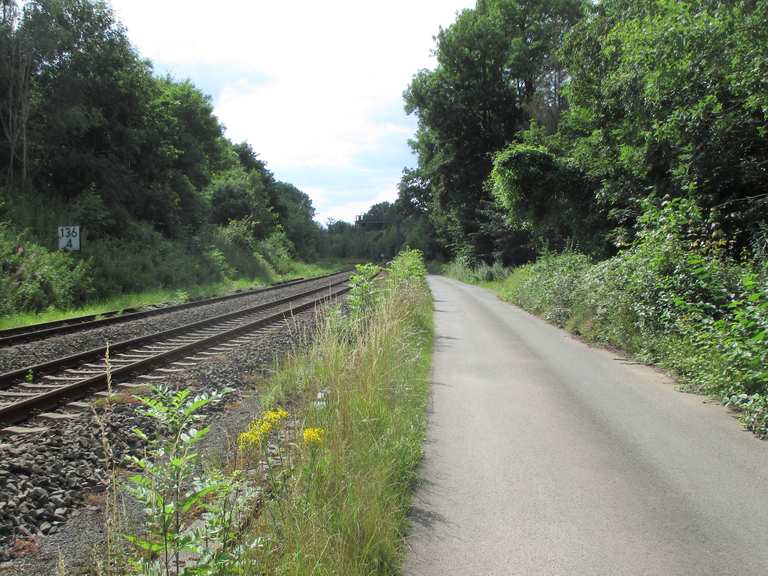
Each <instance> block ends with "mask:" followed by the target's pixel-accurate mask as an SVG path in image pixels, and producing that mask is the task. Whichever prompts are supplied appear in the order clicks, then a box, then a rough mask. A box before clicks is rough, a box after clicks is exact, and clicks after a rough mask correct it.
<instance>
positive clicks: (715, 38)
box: [395, 0, 768, 435]
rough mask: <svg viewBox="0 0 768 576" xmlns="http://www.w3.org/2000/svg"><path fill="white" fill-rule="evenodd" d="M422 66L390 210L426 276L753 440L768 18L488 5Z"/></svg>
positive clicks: (764, 330) (635, 7)
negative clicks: (473, 286)
mask: <svg viewBox="0 0 768 576" xmlns="http://www.w3.org/2000/svg"><path fill="white" fill-rule="evenodd" d="M435 55H436V60H437V64H436V66H435V67H434V68H433V69H430V70H422V71H419V72H418V73H417V74H415V76H414V77H413V79H412V81H411V83H410V85H409V87H408V89H407V90H406V91H405V94H404V99H405V105H406V110H407V111H408V112H410V113H412V114H413V115H414V116H415V117H416V119H417V120H418V128H417V130H416V134H415V136H414V138H413V139H412V140H411V147H412V148H413V151H414V152H415V154H416V155H417V157H418V165H417V166H416V167H415V168H409V169H407V170H405V172H404V174H403V178H402V180H401V183H400V194H399V197H398V200H397V202H396V203H395V208H396V209H397V210H398V211H399V213H400V214H401V217H402V218H403V219H405V220H406V221H408V222H410V223H411V225H412V226H415V224H416V223H418V224H419V226H420V227H421V228H420V229H423V230H426V232H427V234H426V238H429V241H428V242H427V241H424V240H422V244H421V245H422V246H424V249H425V251H426V253H427V257H428V259H429V260H432V261H435V262H438V263H439V262H442V263H444V266H443V271H444V273H445V274H448V275H451V276H453V277H456V278H459V279H461V280H464V281H467V282H473V283H488V285H490V286H491V287H493V288H495V289H496V290H498V291H499V292H500V293H501V294H502V296H503V297H505V298H507V299H509V300H511V301H513V302H515V303H517V304H519V305H521V306H523V307H524V308H526V309H527V310H530V311H532V312H534V313H536V314H540V315H542V316H543V317H545V318H547V319H548V320H549V321H551V322H553V323H555V324H557V325H559V326H563V327H566V328H568V329H570V330H573V331H575V332H577V333H579V334H581V335H583V336H584V337H586V338H588V339H590V340H592V341H595V342H602V343H606V344H610V345H612V346H616V347H619V348H622V349H624V350H626V351H628V352H630V353H632V354H634V355H635V356H637V357H638V358H640V359H642V360H644V361H647V362H654V363H657V364H659V365H661V366H664V367H666V368H668V369H670V370H672V371H674V372H675V373H676V374H678V375H679V376H680V379H681V382H682V384H683V386H684V387H685V388H686V389H689V390H695V391H698V392H701V393H703V394H709V395H713V396H716V397H718V398H721V399H722V400H723V401H724V402H726V403H728V404H731V405H734V406H738V407H739V408H741V409H742V410H743V412H742V414H743V419H744V422H745V424H746V425H747V426H748V427H749V428H750V429H752V430H754V431H755V433H757V434H759V435H766V433H767V432H768V431H767V430H766V425H767V423H768V409H767V408H766V406H767V403H766V394H768V372H767V371H766V366H768V279H767V277H768V271H767V268H766V267H767V266H768V264H767V262H768V220H767V219H766V215H767V214H768V172H767V171H766V166H768V148H767V147H766V146H765V142H766V136H768V132H766V126H768V100H767V99H766V95H767V94H768V84H767V83H766V82H768V81H767V80H766V79H768V69H767V68H766V63H768V3H767V2H766V1H765V0H756V1H754V0H737V1H733V2H730V1H728V2H726V1H720V0H714V1H709V0H707V1H704V0H686V1H680V2H671V1H667V0H641V1H637V0H602V1H600V2H582V1H580V0H565V1H561V2H550V1H544V0H488V1H483V2H477V3H476V6H475V7H473V8H469V9H466V10H462V11H461V12H459V13H458V14H457V16H456V19H455V21H454V22H453V23H452V24H451V25H450V26H448V27H446V28H444V29H442V30H441V31H440V32H439V33H438V34H437V36H436V37H435ZM399 225H400V228H401V229H402V228H403V225H402V223H400V224H399ZM445 263H447V264H445Z"/></svg>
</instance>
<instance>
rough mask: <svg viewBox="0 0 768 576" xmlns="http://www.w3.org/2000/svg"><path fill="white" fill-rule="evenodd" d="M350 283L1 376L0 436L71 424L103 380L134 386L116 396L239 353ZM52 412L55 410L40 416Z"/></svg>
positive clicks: (342, 278) (340, 281) (338, 281)
mask: <svg viewBox="0 0 768 576" xmlns="http://www.w3.org/2000/svg"><path fill="white" fill-rule="evenodd" d="M349 275H350V274H349V273H345V274H335V275H331V276H337V278H333V279H332V280H331V281H330V282H329V283H328V284H326V285H324V286H322V287H319V288H317V287H316V288H312V289H309V290H305V291H302V292H300V293H298V294H293V295H291V296H287V297H284V298H281V299H278V300H275V301H272V302H269V303H266V304H259V305H256V306H250V307H246V308H243V309H241V310H237V311H234V312H228V313H226V314H222V315H219V316H214V317H211V318H207V319H204V320H199V321H196V322H192V323H190V324H186V325H183V326H179V327H176V328H172V329H169V330H164V331H161V332H157V333H154V334H149V335H146V336H141V337H138V338H132V339H129V340H124V341H121V342H116V343H113V344H110V345H109V346H108V347H107V346H103V347H98V348H93V349H90V350H87V351H85V352H80V353H77V354H72V355H70V356H66V357H63V358H58V359H55V360H52V361H48V362H43V363H40V364H35V365H30V366H25V367H23V368H20V369H16V370H12V371H10V372H6V373H3V374H0V427H4V428H3V430H2V431H3V432H5V433H14V432H23V431H24V430H23V429H19V428H18V427H14V426H12V425H14V424H18V423H19V422H22V421H24V420H27V419H29V418H30V417H32V416H40V417H42V418H47V419H49V420H61V419H67V418H76V417H77V411H79V410H82V409H83V408H87V407H88V406H89V405H88V404H85V403H82V402H78V400H79V399H81V398H83V397H84V396H87V395H89V394H92V393H93V392H96V391H98V390H99V389H104V388H106V387H107V381H108V378H109V379H114V380H118V379H119V380H124V379H125V378H127V377H130V379H131V380H133V381H131V382H127V381H122V382H121V383H120V384H117V389H118V390H119V391H121V392H130V391H131V390H134V389H136V388H146V387H147V386H150V385H151V384H152V382H153V381H154V380H162V379H164V378H166V377H167V376H168V375H169V374H170V373H173V372H181V371H183V370H185V369H186V368H187V367H189V366H192V365H194V363H196V362H199V361H203V360H206V359H207V357H209V356H212V355H216V354H219V353H222V352H225V351H227V350H230V349H232V348H234V347H237V346H240V345H243V344H244V343H246V342H247V340H248V335H249V334H251V335H252V334H253V333H256V332H258V331H259V330H260V329H264V328H266V327H269V326H273V325H275V324H277V323H279V322H282V321H285V320H286V319H289V318H290V317H291V316H293V315H294V314H298V313H300V312H303V311H305V310H309V309H312V308H314V307H316V306H318V305H319V304H322V303H324V302H327V301H328V300H330V299H334V298H337V297H338V296H340V295H342V294H344V293H345V292H346V291H347V290H348V289H349V288H348V287H347V281H348V279H349ZM284 286H285V285H283V287H284ZM54 408H60V409H59V410H58V411H54V412H45V411H46V410H51V409H54Z"/></svg>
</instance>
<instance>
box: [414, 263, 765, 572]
mask: <svg viewBox="0 0 768 576" xmlns="http://www.w3.org/2000/svg"><path fill="white" fill-rule="evenodd" d="M429 282H430V286H431V288H432V291H433V294H434V298H435V310H436V311H435V323H436V324H435V328H436V339H435V357H434V374H433V378H434V384H433V399H432V402H431V406H430V421H429V429H428V436H427V444H426V447H425V450H426V455H425V460H424V465H423V468H422V471H421V474H422V483H421V485H420V488H419V490H418V492H417V495H416V498H415V500H414V507H413V510H412V522H413V530H412V533H411V535H410V538H409V547H410V550H409V553H408V557H407V559H406V565H405V574H407V575H408V576H452V575H461V576H476V575H477V576H487V575H488V576H489V575H504V576H507V575H524V576H536V575H562V576H580V575H589V576H598V575H609V576H620V575H632V576H636V575H648V576H677V575H680V576H682V575H685V576H709V575H713V576H714V575H718V576H720V575H734V576H750V575H760V576H766V574H768V442H763V441H759V440H757V439H755V438H754V437H753V436H752V435H751V434H750V433H748V432H745V431H743V430H742V429H741V428H740V426H739V424H738V422H736V421H735V420H734V418H733V416H732V415H731V414H729V412H728V411H727V410H726V409H724V408H722V407H720V406H718V405H716V404H712V403H705V402H704V398H702V397H700V396H695V395H690V394H681V393H680V392H677V391H675V388H674V385H673V383H672V382H671V381H670V380H669V379H668V378H667V377H665V376H663V375H662V374H661V373H660V372H658V371H656V370H654V369H652V368H649V367H646V366H641V365H638V364H635V363H633V362H631V361H628V360H626V359H624V358H621V357H619V356H618V355H617V354H616V353H613V352H610V351H607V350H603V349H599V348H592V347H589V346H587V345H585V344H583V343H581V342H579V341H578V340H576V339H574V338H573V337H571V336H569V335H568V334H567V333H565V332H564V331H562V330H558V329H557V328H554V327H552V326H550V325H549V324H547V323H545V322H543V321H541V320H539V319H537V318H535V317H533V316H531V315H529V314H527V313H525V312H523V311H521V310H520V309H518V308H516V307H514V306H511V305H509V304H505V303H503V302H501V301H499V300H497V298H496V297H495V295H493V294H492V293H491V292H489V291H487V290H483V289H480V288H476V287H472V286H468V285H465V284H462V283H459V282H456V281H454V280H450V279H446V278H442V277H430V280H429Z"/></svg>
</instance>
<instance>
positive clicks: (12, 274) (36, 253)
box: [0, 225, 93, 315]
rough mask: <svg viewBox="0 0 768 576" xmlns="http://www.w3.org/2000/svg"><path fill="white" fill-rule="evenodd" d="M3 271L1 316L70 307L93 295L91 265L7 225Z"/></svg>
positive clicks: (0, 258) (0, 244)
mask: <svg viewBox="0 0 768 576" xmlns="http://www.w3.org/2000/svg"><path fill="white" fill-rule="evenodd" d="M0 269H1V270H2V277H0V315H5V314H10V313H12V312H14V311H40V310H44V309H46V308H48V307H51V306H55V307H59V308H68V307H72V306H75V305H77V304H80V303H82V302H84V301H85V300H86V299H87V298H88V297H89V296H90V295H91V294H92V293H93V284H92V283H91V279H90V278H91V266H90V264H89V262H87V261H84V260H82V259H79V258H78V257H77V256H76V255H73V254H69V253H65V252H51V251H49V250H47V249H46V248H44V247H42V246H40V245H39V244H35V243H33V242H29V241H28V240H27V239H26V238H25V237H24V236H23V235H15V234H13V233H12V232H11V231H10V230H9V229H8V228H7V227H6V226H4V225H0Z"/></svg>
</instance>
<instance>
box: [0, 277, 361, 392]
mask: <svg viewBox="0 0 768 576" xmlns="http://www.w3.org/2000/svg"><path fill="white" fill-rule="evenodd" d="M348 280H349V277H348V275H347V276H346V277H344V278H342V279H340V280H333V281H332V282H331V283H329V284H326V285H324V286H321V287H319V288H313V289H311V290H305V291H303V292H300V293H299V294H293V295H291V296H286V297H284V298H280V299H278V300H274V301H272V302H267V303H264V304H258V305H256V306H251V307H248V308H242V309H240V310H235V311H234V312H228V313H226V314H221V315H219V316H213V317H211V318H206V319H204V320H198V321H196V322H192V323H189V324H184V325H182V326H177V327H176V328H170V329H168V330H163V331H161V332H154V333H152V334H147V335H146V336H138V337H136V338H131V339H129V340H122V341H120V342H115V343H114V344H109V351H110V352H114V353H117V352H121V351H124V350H129V349H131V348H136V347H137V346H141V345H143V344H146V343H148V342H155V341H157V340H161V339H166V338H170V337H172V336H177V335H179V334H183V333H185V332H192V331H194V330H198V329H200V328H205V327H207V326H211V325H213V324H218V323H220V322H223V321H226V320H232V319H235V318H239V317H242V316H247V315H249V314H253V313H256V312H261V311H264V310H268V309H269V308H274V307H276V306H281V305H283V304H287V303H289V302H293V301H295V300H300V299H301V298H305V297H307V296H311V295H313V294H317V293H320V292H324V291H327V290H329V289H331V288H334V287H336V286H339V285H341V284H346V283H347V281H348ZM106 352H107V346H100V347H98V348H91V349H90V350H85V351H83V352H77V353H75V354H71V355H69V356H64V357H61V358H56V359H54V360H49V361H47V362H41V363H39V364H32V365H29V366H24V367H23V368H17V369H15V370H11V371H9V372H5V373H2V374H0V390H4V389H6V388H8V387H10V386H13V385H14V384H16V383H18V382H19V381H22V380H24V379H25V378H26V377H27V375H28V374H30V373H31V374H32V375H33V377H37V376H39V375H41V374H50V373H51V372H52V371H56V370H59V369H61V368H65V367H67V366H70V365H72V364H75V363H77V362H81V361H83V360H88V359H91V358H103V357H104V355H105V354H106Z"/></svg>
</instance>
